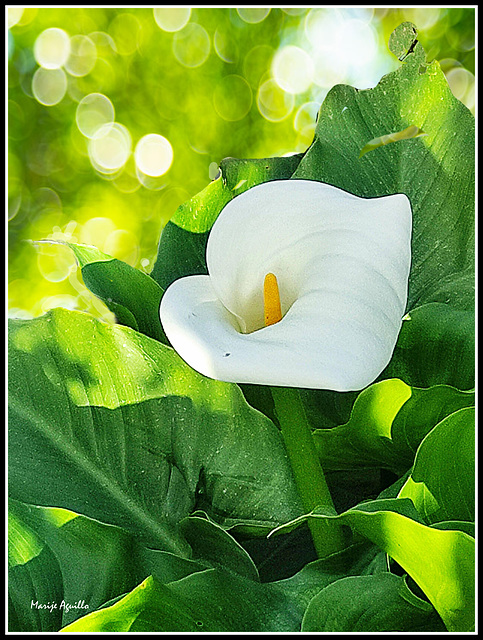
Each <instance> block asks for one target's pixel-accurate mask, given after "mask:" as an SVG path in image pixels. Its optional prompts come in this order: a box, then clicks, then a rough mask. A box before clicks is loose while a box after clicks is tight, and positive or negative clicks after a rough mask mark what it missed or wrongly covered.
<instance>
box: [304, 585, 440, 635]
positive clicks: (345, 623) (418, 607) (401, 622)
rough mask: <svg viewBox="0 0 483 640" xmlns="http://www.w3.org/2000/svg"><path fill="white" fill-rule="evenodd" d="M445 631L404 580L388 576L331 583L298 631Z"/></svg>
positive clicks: (320, 594)
mask: <svg viewBox="0 0 483 640" xmlns="http://www.w3.org/2000/svg"><path fill="white" fill-rule="evenodd" d="M436 630H439V631H446V628H445V626H444V624H443V622H442V621H441V619H440V618H439V616H438V615H437V614H436V612H435V610H434V608H433V607H432V605H431V604H429V603H428V602H425V601H424V600H420V599H419V598H416V597H415V596H414V595H413V594H412V593H411V591H410V590H409V589H408V587H407V585H406V583H405V580H404V578H402V577H400V576H396V575H394V574H392V573H380V574H377V575H371V576H348V577H344V578H342V579H341V580H337V581H336V582H333V583H332V584H330V585H329V586H328V587H326V588H325V589H323V590H322V591H320V593H319V594H318V595H316V596H315V597H314V598H313V599H312V600H311V601H310V604H309V606H308V607H307V610H306V612H305V615H304V619H303V622H302V631H305V632H312V633H321V632H325V633H328V632H332V633H340V632H350V633H363V632H366V633H367V632H373V633H382V632H384V631H389V632H394V631H405V632H411V631H412V632H421V631H436Z"/></svg>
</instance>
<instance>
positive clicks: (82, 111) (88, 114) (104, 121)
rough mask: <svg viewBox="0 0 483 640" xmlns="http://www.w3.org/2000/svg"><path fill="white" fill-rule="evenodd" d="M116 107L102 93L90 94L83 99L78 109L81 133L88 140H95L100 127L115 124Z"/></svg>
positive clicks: (77, 118) (78, 123) (77, 120)
mask: <svg viewBox="0 0 483 640" xmlns="http://www.w3.org/2000/svg"><path fill="white" fill-rule="evenodd" d="M114 116H115V111H114V105H113V104H112V102H111V101H110V100H109V98H108V97H107V96H105V95H103V94H102V93H90V94H89V95H87V96H85V97H84V98H82V100H81V101H80V102H79V104H78V106H77V109H76V115H75V117H76V122H77V126H78V127H79V131H80V132H81V133H82V134H83V135H84V136H86V138H93V137H94V136H95V134H96V132H97V130H98V129H100V127H102V126H104V125H110V124H113V123H114Z"/></svg>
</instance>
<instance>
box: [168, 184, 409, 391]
mask: <svg viewBox="0 0 483 640" xmlns="http://www.w3.org/2000/svg"><path fill="white" fill-rule="evenodd" d="M411 228H412V216H411V207H410V203H409V200H408V198H407V197H406V196H405V195H403V194H395V195H390V196H384V197H379V198H360V197H358V196H355V195H352V194H350V193H347V192H345V191H342V190H341V189H337V188H336V187H333V186H331V185H327V184H323V183H321V182H315V181H311V180H277V181H273V182H266V183H263V184H261V185H258V186H256V187H253V188H252V189H249V190H248V191H246V192H245V193H243V194H241V195H239V196H237V197H236V198H234V199H233V200H231V201H230V202H229V203H228V204H227V205H226V206H225V208H224V209H223V211H222V212H221V213H220V215H219V217H218V218H217V220H216V222H215V224H214V226H213V228H212V230H211V233H210V236H209V238H208V245H207V253H206V258H207V266H208V272H209V275H207V276H200V275H197V276H188V277H185V278H180V279H179V280H176V281H175V282H173V283H172V284H171V285H170V286H169V287H168V289H167V290H166V292H165V294H164V296H163V298H162V301H161V307H160V316H161V322H162V324H163V327H164V330H165V332H166V335H167V336H168V338H169V340H170V342H171V344H172V345H173V347H174V349H175V350H176V351H177V352H178V353H179V355H180V356H181V357H182V358H183V359H184V360H185V361H186V362H187V363H188V364H189V365H190V366H191V367H193V368H194V369H196V370H197V371H199V372H200V373H202V374H204V375H206V376H208V377H211V378H215V379H218V380H223V381H226V382H240V383H255V384H265V385H271V386H285V387H301V388H319V389H332V390H336V391H350V390H359V389H362V388H363V387H365V386H367V385H368V384H370V383H371V382H373V381H374V379H375V378H376V377H377V376H378V375H379V373H381V371H382V370H383V369H384V367H385V366H386V365H387V364H388V362H389V360H390V358H391V355H392V353H393V350H394V347H395V344H396V340H397V337H398V334H399V331H400V328H401V323H402V317H403V314H404V312H405V307H406V300H407V287H408V277H409V269H410V262H411V248H410V246H411V245H410V243H411ZM268 273H273V274H275V275H276V277H277V280H278V285H279V290H280V299H281V308H282V315H283V317H282V320H281V321H280V322H277V323H276V324H272V325H270V326H264V300H263V286H264V279H265V276H266V275H267V274H268Z"/></svg>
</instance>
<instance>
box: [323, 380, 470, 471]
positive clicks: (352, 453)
mask: <svg viewBox="0 0 483 640" xmlns="http://www.w3.org/2000/svg"><path fill="white" fill-rule="evenodd" d="M474 402H475V395H474V393H473V392H469V391H468V392H465V391H459V390H458V389H454V388H453V387H449V386H444V385H438V386H434V387H431V388H429V389H418V388H416V387H410V386H408V385H407V384H405V383H404V382H403V381H402V380H399V379H389V380H382V381H381V382H377V383H375V384H373V385H371V386H370V387H368V388H367V389H365V390H364V391H362V392H361V393H360V395H359V396H358V398H357V400H356V401H355V403H354V406H353V409H352V413H351V416H350V419H349V420H348V422H347V423H346V424H343V425H340V426H338V427H334V428H333V429H317V430H316V431H314V438H315V443H316V446H317V450H318V452H319V455H320V460H321V464H322V467H323V468H324V469H353V468H357V467H383V468H388V469H391V470H392V471H394V472H395V473H397V474H398V475H401V474H402V473H404V472H405V471H406V470H407V469H409V467H411V466H412V464H413V461H414V456H415V455H416V450H417V448H418V446H419V444H420V443H421V441H422V440H423V438H424V437H425V436H426V435H427V434H428V433H429V432H430V431H431V429H432V428H433V427H434V426H435V425H436V424H437V423H438V422H440V421H441V420H442V419H443V418H445V417H446V416H449V415H450V414H452V413H453V412H454V411H457V410H458V409H461V408H462V407H468V406H471V405H474Z"/></svg>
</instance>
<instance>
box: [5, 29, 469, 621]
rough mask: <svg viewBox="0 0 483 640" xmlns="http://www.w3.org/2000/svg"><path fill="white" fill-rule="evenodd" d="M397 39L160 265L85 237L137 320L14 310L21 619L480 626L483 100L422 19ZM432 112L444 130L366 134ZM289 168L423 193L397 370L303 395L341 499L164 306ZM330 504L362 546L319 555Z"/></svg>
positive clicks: (166, 241) (108, 286)
mask: <svg viewBox="0 0 483 640" xmlns="http://www.w3.org/2000/svg"><path fill="white" fill-rule="evenodd" d="M390 46H391V49H392V51H393V53H394V54H395V55H396V56H397V57H398V58H399V59H400V60H402V63H401V64H400V65H399V66H398V67H397V69H396V70H395V71H393V72H392V73H390V74H388V75H386V76H384V77H383V78H382V80H381V81H380V83H379V84H378V85H377V86H376V87H374V88H373V89H367V90H365V91H358V90H356V89H354V88H353V87H350V86H346V85H337V86H335V87H334V88H333V89H332V90H331V91H330V92H329V93H328V95H327V97H326V99H325V101H324V103H323V104H322V107H321V109H320V113H319V116H318V120H317V125H316V128H315V134H314V139H313V141H312V144H311V145H310V146H309V148H308V149H307V151H306V152H299V153H297V154H296V155H293V156H290V157H276V158H269V159H262V160H260V159H257V160H237V159H232V158H229V159H226V160H225V161H223V162H222V163H221V167H220V171H221V175H220V176H219V177H218V178H217V179H215V180H213V181H212V182H211V183H210V184H209V185H208V186H207V187H205V189H204V190H202V191H201V192H200V193H199V194H198V195H197V196H195V197H194V198H193V199H191V200H189V201H188V202H186V203H185V204H183V205H181V206H180V207H179V208H178V210H177V212H176V214H175V215H174V217H173V218H172V219H171V221H170V222H169V223H168V224H167V225H166V227H165V229H164V231H163V233H162V235H161V238H160V241H159V247H158V254H157V260H156V263H155V265H154V268H153V270H152V273H151V275H148V274H146V273H143V272H142V271H141V270H138V269H136V268H135V267H134V266H133V265H129V264H126V263H124V262H123V261H121V260H119V259H116V258H113V257H112V256H110V255H108V253H107V252H106V250H105V247H101V248H100V249H101V250H99V249H96V248H95V247H87V246H85V245H83V244H82V243H76V242H71V241H70V242H69V244H68V245H67V246H62V247H61V249H62V250H64V249H65V250H66V251H71V252H72V253H73V254H74V255H75V257H76V259H77V261H78V263H79V265H80V269H81V272H82V276H83V278H84V282H85V284H86V286H87V287H89V289H90V290H91V291H92V293H93V294H94V295H96V296H98V297H99V298H100V299H102V300H104V301H105V303H106V305H107V306H108V307H109V309H110V310H111V312H112V313H113V314H115V317H116V323H114V324H112V323H106V322H104V321H102V320H100V319H97V318H95V317H94V316H92V315H90V314H86V313H82V312H80V311H78V310H68V309H60V308H59V309H53V310H50V311H49V312H48V313H46V314H45V315H43V316H41V317H39V318H34V319H12V320H11V321H10V329H9V405H10V406H9V496H10V505H9V587H10V591H9V628H10V630H11V631H24V632H25V631H30V632H38V631H59V630H61V629H62V630H63V631H66V632H68V631H72V632H79V631H82V632H85V631H89V632H92V631H97V632H98V631H104V632H109V631H111V632H112V631H121V632H125V631H142V632H147V631H157V632H160V631H164V632H169V631H178V632H191V631H206V632H208V631H211V632H242V631H246V632H257V631H258V632H272V633H273V632H293V631H308V632H324V631H325V632H356V631H357V632H364V631H365V632H371V631H372V632H381V631H389V632H391V631H405V632H423V631H424V632H426V631H432V632H441V631H445V630H448V631H457V632H468V631H471V630H473V629H474V624H475V601H474V599H475V579H474V564H475V555H474V554H475V550H474V543H475V540H474V521H475V510H474V497H475V473H474V467H475V446H474V435H475V431H474V429H475V427H474V414H475V410H474V385H475V381H474V119H473V117H472V115H471V113H470V111H469V110H468V109H467V108H466V107H465V106H464V105H463V104H462V103H461V102H459V101H458V100H457V99H456V98H455V97H454V96H453V95H452V94H451V92H450V90H449V88H448V85H447V82H446V79H445V77H444V74H443V72H442V71H441V68H440V66H439V64H438V62H436V61H432V62H431V61H430V60H428V59H427V58H426V56H425V53H424V51H423V48H422V46H421V44H420V42H419V41H418V39H417V36H416V30H415V28H414V27H413V25H411V24H409V23H403V24H402V25H400V27H398V28H397V29H396V31H395V32H394V34H393V36H392V37H391V39H390ZM410 126H415V127H417V128H418V129H420V130H422V131H424V133H425V134H426V135H425V136H416V137H415V136H396V137H393V139H392V140H391V141H388V140H387V138H385V142H387V144H382V145H377V146H376V145H374V146H373V148H372V149H370V150H367V152H366V153H364V155H362V156H361V154H360V152H361V150H362V149H364V148H365V146H366V145H367V144H368V143H369V142H371V141H374V139H375V138H380V137H382V136H387V135H391V134H395V133H397V132H401V131H404V130H406V129H407V128H408V127H410ZM188 128H189V127H188ZM280 178H290V179H292V178H293V179H297V178H307V179H311V180H319V181H322V182H328V183H330V184H333V185H334V186H337V187H339V188H343V189H346V190H348V191H350V192H352V193H355V194H357V195H360V196H365V197H377V196H381V195H388V194H390V193H396V192H403V193H406V195H407V196H408V197H409V199H410V201H411V205H412V208H413V215H414V228H413V238H412V252H413V262H412V267H411V274H410V281H409V286H410V288H409V302H408V308H407V312H408V313H407V316H406V318H407V320H405V322H404V323H403V329H402V331H401V333H400V336H399V340H398V344H397V346H396V350H395V352H394V355H393V358H392V360H391V362H390V363H389V365H388V367H387V369H386V370H385V371H384V372H383V373H382V374H381V376H380V378H379V379H378V380H377V381H375V382H374V383H373V384H372V385H370V386H369V387H367V388H366V389H364V390H363V391H361V392H360V393H352V392H351V393H336V392H331V391H316V390H313V391H312V390H305V391H304V392H303V393H301V394H300V397H301V399H302V402H303V405H304V406H305V410H306V412H307V416H308V419H309V421H310V423H311V426H312V427H313V436H314V440H315V443H316V447H317V450H318V451H319V455H320V460H321V464H322V467H323V468H324V469H325V470H327V481H328V484H329V488H330V490H331V492H332V495H333V499H334V503H335V506H336V509H337V514H336V515H335V514H334V513H328V512H327V511H325V510H324V509H322V508H320V507H318V508H316V509H314V510H313V511H312V512H311V513H310V514H307V513H304V511H303V509H302V506H301V502H300V499H299V496H298V495H297V490H296V487H295V484H294V481H293V477H292V473H291V469H290V466H289V463H288V460H287V456H286V453H285V449H284V445H283V440H282V437H281V434H280V431H279V428H278V427H279V424H278V420H277V417H276V416H275V415H274V411H273V404H271V402H270V398H269V397H268V396H267V394H266V389H264V388H263V387H257V386H255V385H247V386H244V387H243V388H240V387H239V386H238V385H236V384H231V383H223V382H217V381H214V380H210V379H207V378H205V377H203V376H201V375H200V374H198V373H196V372H195V371H193V370H192V369H190V368H189V367H188V366H187V365H186V364H185V363H184V362H183V361H182V360H181V359H180V358H179V356H178V355H177V354H176V352H175V351H173V349H171V347H170V346H169V344H168V341H167V339H166V336H165V335H164V333H163V332H162V330H161V327H160V325H159V323H158V322H157V317H158V316H157V314H158V307H159V301H160V299H161V296H162V295H163V292H164V290H165V289H166V287H167V286H169V284H170V283H171V282H172V281H173V280H175V279H176V278H178V277H180V276H183V275H190V274H195V273H205V272H206V263H205V260H204V247H205V244H206V238H207V236H208V233H209V230H210V228H211V226H212V225H213V223H214V221H215V220H216V217H217V215H218V214H219V212H220V211H221V209H222V208H223V206H224V205H225V204H226V203H227V202H228V201H229V200H231V199H232V198H236V197H237V195H238V194H239V193H242V192H243V191H244V190H246V189H249V188H251V187H252V186H254V185H256V184H259V183H261V182H264V181H267V180H277V179H280ZM128 200H129V198H128ZM281 224H283V220H281ZM53 249H58V247H57V246H53ZM317 519H319V520H324V521H329V520H330V521H337V522H338V523H340V524H341V525H343V526H344V527H345V528H346V530H347V542H346V545H345V548H343V549H341V550H340V551H339V552H337V553H335V554H333V555H331V556H328V557H325V558H322V559H316V557H315V554H314V549H313V547H312V544H311V542H310V540H309V539H308V537H307V528H306V523H307V521H308V520H317ZM270 532H272V533H273V535H270V536H269V538H268V539H267V535H268V534H269V533H270ZM294 559H295V560H296V561H295V562H294ZM35 600H36V601H37V603H38V605H36V604H34V605H32V603H34V602H35ZM48 603H49V604H50V605H52V608H51V610H49V609H48V608H47V604H48ZM61 603H64V606H63V607H61ZM42 605H44V607H42ZM54 605H57V606H54ZM66 605H68V606H66Z"/></svg>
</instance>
